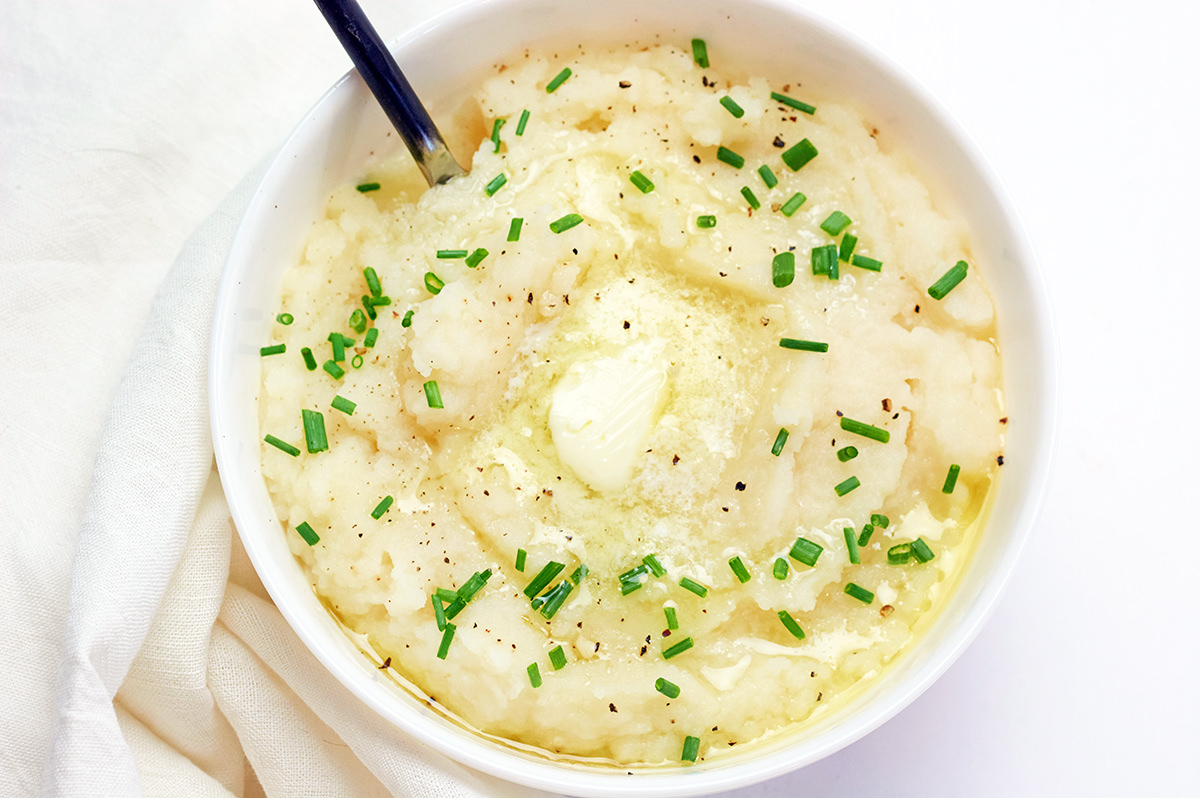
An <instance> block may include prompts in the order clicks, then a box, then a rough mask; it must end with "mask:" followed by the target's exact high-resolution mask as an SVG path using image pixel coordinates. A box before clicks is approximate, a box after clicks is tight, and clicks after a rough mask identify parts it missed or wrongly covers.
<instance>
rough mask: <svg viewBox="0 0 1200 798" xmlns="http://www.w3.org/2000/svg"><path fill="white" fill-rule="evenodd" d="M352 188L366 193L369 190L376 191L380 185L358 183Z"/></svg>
mask: <svg viewBox="0 0 1200 798" xmlns="http://www.w3.org/2000/svg"><path fill="white" fill-rule="evenodd" d="M354 188H355V189H357V190H358V191H361V192H362V193H363V194H366V193H367V192H369V191H378V190H379V189H380V185H379V184H378V183H359V184H358V185H357V186H355V187H354Z"/></svg>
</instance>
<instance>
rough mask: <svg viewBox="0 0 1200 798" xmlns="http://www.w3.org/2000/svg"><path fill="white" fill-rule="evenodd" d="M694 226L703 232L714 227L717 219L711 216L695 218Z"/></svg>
mask: <svg viewBox="0 0 1200 798" xmlns="http://www.w3.org/2000/svg"><path fill="white" fill-rule="evenodd" d="M696 226H697V227H699V228H701V229H704V230H707V229H709V228H712V227H716V226H717V217H715V216H713V215H712V214H706V215H703V216H697V217H696Z"/></svg>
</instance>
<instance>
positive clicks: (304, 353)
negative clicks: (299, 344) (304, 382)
mask: <svg viewBox="0 0 1200 798" xmlns="http://www.w3.org/2000/svg"><path fill="white" fill-rule="evenodd" d="M300 356H301V357H303V358H304V368H306V369H308V370H309V371H316V370H317V359H316V358H315V357H313V351H312V350H311V349H309V348H308V347H307V346H306V347H304V348H303V349H301V350H300Z"/></svg>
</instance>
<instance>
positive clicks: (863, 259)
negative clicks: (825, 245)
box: [850, 255, 883, 272]
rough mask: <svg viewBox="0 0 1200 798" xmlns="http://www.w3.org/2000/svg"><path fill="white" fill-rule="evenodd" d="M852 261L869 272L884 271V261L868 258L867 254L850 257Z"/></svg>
mask: <svg viewBox="0 0 1200 798" xmlns="http://www.w3.org/2000/svg"><path fill="white" fill-rule="evenodd" d="M850 262H851V263H852V264H854V265H855V266H857V267H858V268H860V269H866V270H867V271H869V272H881V271H883V261H880V260H875V259H874V258H868V257H867V256H866V255H855V256H854V257H852V258H850Z"/></svg>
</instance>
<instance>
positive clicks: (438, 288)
mask: <svg viewBox="0 0 1200 798" xmlns="http://www.w3.org/2000/svg"><path fill="white" fill-rule="evenodd" d="M445 287H446V284H445V283H444V282H442V278H441V277H438V276H437V275H436V274H434V273H433V272H425V290H426V291H428V292H429V293H431V294H434V295H437V294H440V293H442V289H443V288H445Z"/></svg>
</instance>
